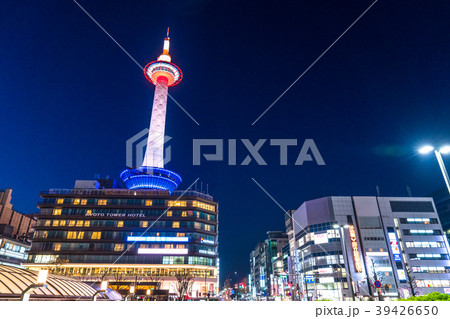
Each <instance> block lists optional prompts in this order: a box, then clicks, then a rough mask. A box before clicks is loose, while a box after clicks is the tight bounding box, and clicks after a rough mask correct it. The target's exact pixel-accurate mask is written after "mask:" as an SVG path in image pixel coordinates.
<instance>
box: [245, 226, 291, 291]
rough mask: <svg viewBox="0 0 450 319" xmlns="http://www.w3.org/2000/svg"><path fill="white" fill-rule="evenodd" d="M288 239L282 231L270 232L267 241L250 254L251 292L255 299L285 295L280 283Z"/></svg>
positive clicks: (259, 244)
mask: <svg viewBox="0 0 450 319" xmlns="http://www.w3.org/2000/svg"><path fill="white" fill-rule="evenodd" d="M287 244H288V237H287V235H286V233H284V232H282V231H268V232H267V239H265V240H264V242H262V243H258V245H256V247H255V249H254V250H253V251H252V252H251V253H250V278H249V283H251V287H250V292H251V294H252V296H253V298H267V297H276V296H280V295H283V294H284V289H282V288H280V287H282V285H281V284H279V283H280V281H281V280H282V279H281V276H282V274H283V273H284V270H283V248H284V247H285V246H286V245H287Z"/></svg>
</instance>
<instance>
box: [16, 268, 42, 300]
mask: <svg viewBox="0 0 450 319" xmlns="http://www.w3.org/2000/svg"><path fill="white" fill-rule="evenodd" d="M47 277H48V269H42V270H39V273H38V277H37V280H36V283H35V284H32V285H30V286H28V287H27V288H26V289H25V290H24V291H23V292H22V295H21V296H20V300H21V301H29V300H30V295H31V293H32V292H33V291H34V290H35V289H37V288H47V287H48V285H47Z"/></svg>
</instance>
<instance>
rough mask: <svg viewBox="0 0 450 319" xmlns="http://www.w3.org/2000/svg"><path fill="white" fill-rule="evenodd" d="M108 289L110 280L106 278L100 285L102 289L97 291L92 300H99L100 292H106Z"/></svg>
mask: <svg viewBox="0 0 450 319" xmlns="http://www.w3.org/2000/svg"><path fill="white" fill-rule="evenodd" d="M107 289H108V282H107V281H106V280H104V281H102V283H101V285H100V290H99V291H97V292H96V293H95V294H94V295H93V296H92V301H97V296H98V295H99V294H101V293H102V292H106V290H107Z"/></svg>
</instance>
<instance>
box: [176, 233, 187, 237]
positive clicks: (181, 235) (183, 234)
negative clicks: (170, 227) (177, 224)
mask: <svg viewBox="0 0 450 319" xmlns="http://www.w3.org/2000/svg"><path fill="white" fill-rule="evenodd" d="M177 237H186V234H185V233H177Z"/></svg>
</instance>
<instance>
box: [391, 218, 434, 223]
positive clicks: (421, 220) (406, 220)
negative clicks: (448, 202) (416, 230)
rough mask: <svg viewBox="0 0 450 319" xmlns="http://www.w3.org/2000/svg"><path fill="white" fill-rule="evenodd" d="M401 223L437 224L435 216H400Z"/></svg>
mask: <svg viewBox="0 0 450 319" xmlns="http://www.w3.org/2000/svg"><path fill="white" fill-rule="evenodd" d="M400 223H402V224H438V223H439V222H438V220H437V218H400Z"/></svg>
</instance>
